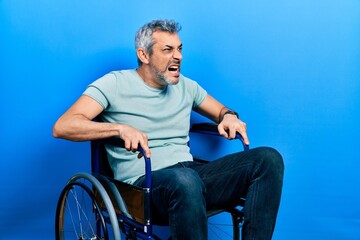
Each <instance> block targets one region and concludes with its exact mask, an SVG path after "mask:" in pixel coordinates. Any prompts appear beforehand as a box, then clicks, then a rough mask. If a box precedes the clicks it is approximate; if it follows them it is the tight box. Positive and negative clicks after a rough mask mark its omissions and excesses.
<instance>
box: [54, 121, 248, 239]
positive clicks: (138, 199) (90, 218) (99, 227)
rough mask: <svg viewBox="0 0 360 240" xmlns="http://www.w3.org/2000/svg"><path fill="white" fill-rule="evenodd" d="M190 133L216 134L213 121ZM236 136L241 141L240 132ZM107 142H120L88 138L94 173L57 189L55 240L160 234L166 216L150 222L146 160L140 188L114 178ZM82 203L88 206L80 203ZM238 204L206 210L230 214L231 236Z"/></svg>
mask: <svg viewBox="0 0 360 240" xmlns="http://www.w3.org/2000/svg"><path fill="white" fill-rule="evenodd" d="M191 132H196V133H201V134H211V135H218V133H217V125H215V124H209V123H206V124H193V126H192V128H191ZM237 138H238V139H240V140H242V138H241V136H240V135H239V134H238V135H237ZM107 144H108V145H115V146H118V147H124V142H123V141H122V140H121V139H120V138H108V139H100V140H94V141H91V171H92V174H88V173H79V174H76V175H75V176H74V177H72V178H71V179H70V180H69V182H68V183H67V185H66V186H65V188H64V189H63V191H62V193H61V194H60V198H59V202H58V206H57V211H56V223H55V224H56V225H55V230H56V239H66V238H69V239H70V238H73V237H70V236H74V235H75V236H76V238H77V239H94V240H95V239H121V235H122V236H125V238H126V239H160V238H159V237H157V236H156V235H155V234H154V233H153V225H167V220H164V221H161V222H153V218H152V212H151V161H150V159H147V158H146V157H144V159H145V165H146V171H145V172H146V186H145V187H144V188H141V187H137V186H133V185H131V184H127V183H124V182H121V181H118V180H115V179H114V175H113V172H112V170H111V167H110V165H109V162H108V160H107V153H106V149H105V145H107ZM243 146H244V149H245V150H247V149H248V146H246V145H245V144H244V143H243ZM139 150H140V152H141V151H143V150H142V149H139ZM142 153H143V156H145V154H144V152H142ZM194 160H197V161H205V160H201V159H194ZM244 201H245V199H240V200H239V203H238V206H240V207H242V206H244ZM85 204H87V205H86V206H83V205H85ZM73 205H74V206H73ZM238 206H235V207H233V208H228V209H212V210H209V211H207V216H208V218H209V217H212V216H214V215H217V214H219V213H222V212H228V213H230V214H231V219H232V225H233V226H232V228H233V239H240V227H241V223H242V222H243V211H242V208H241V209H239V208H238ZM74 215H77V217H74ZM120 232H121V233H120ZM111 236H112V237H111Z"/></svg>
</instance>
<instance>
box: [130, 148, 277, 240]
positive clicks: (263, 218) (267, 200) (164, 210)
mask: <svg viewBox="0 0 360 240" xmlns="http://www.w3.org/2000/svg"><path fill="white" fill-rule="evenodd" d="M283 174H284V164H283V160H282V157H281V155H280V154H279V153H278V152H277V151H276V150H274V149H272V148H268V147H260V148H254V149H251V150H249V151H245V152H239V153H234V154H230V155H227V156H225V157H222V158H220V159H217V160H215V161H211V162H209V163H205V164H204V163H199V162H181V163H178V164H175V165H174V166H171V167H168V168H165V169H161V170H158V171H154V172H153V175H152V178H153V179H152V181H153V190H152V204H153V217H154V222H158V223H168V224H169V226H170V230H171V234H172V239H174V240H175V239H195V240H201V239H207V217H206V210H209V209H213V208H220V207H232V206H235V205H236V203H237V201H238V200H239V199H240V198H246V201H245V206H244V225H243V229H242V239H244V240H248V239H255V240H262V239H265V240H266V239H271V236H272V234H273V231H274V227H275V222H276V216H277V212H278V208H279V204H280V198H281V190H282V184H283ZM144 181H145V180H144V177H141V178H139V179H138V180H137V181H136V182H135V184H136V185H138V186H142V185H143V184H144Z"/></svg>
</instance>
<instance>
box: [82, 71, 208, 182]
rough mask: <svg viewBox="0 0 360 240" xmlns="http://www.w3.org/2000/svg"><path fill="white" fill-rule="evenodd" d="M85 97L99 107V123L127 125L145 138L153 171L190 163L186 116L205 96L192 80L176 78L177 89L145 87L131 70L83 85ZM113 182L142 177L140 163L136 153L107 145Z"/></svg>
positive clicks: (142, 168)
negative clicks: (100, 112)
mask: <svg viewBox="0 0 360 240" xmlns="http://www.w3.org/2000/svg"><path fill="white" fill-rule="evenodd" d="M84 94H85V95H87V96H89V97H91V98H93V99H94V100H96V101H97V102H98V103H99V104H100V105H101V106H102V107H103V108H104V111H103V112H102V114H101V117H102V119H103V121H105V122H116V123H122V124H127V125H130V126H132V127H134V128H136V129H138V130H140V131H142V132H144V133H146V134H147V135H148V138H149V148H150V151H151V164H152V170H153V171H154V170H158V169H162V168H165V167H168V166H171V165H174V164H176V163H178V162H182V161H192V160H193V158H192V156H191V154H190V151H189V147H188V145H187V143H188V140H189V128H190V114H191V111H192V109H193V108H195V107H197V106H199V105H200V104H201V103H202V102H203V101H204V99H205V97H206V95H207V93H206V91H205V90H204V89H203V88H201V87H200V86H199V85H198V84H197V83H196V82H195V81H193V80H190V79H188V78H186V77H184V76H183V75H180V81H179V83H178V84H176V85H168V86H167V87H165V88H164V89H157V88H152V87H150V86H148V85H147V84H146V83H145V82H144V81H143V80H142V79H141V78H140V76H139V75H138V73H137V72H136V70H123V71H116V72H111V73H109V74H106V75H105V76H103V77H101V78H100V79H98V80H96V81H95V82H93V83H92V84H90V85H89V86H88V88H87V89H86V90H85V92H84ZM107 152H108V158H109V162H110V166H111V168H112V170H113V172H114V176H115V178H116V179H118V180H121V181H126V182H128V183H133V182H134V181H135V180H136V179H137V178H139V177H140V176H142V175H144V173H145V172H144V169H145V163H144V160H143V159H138V158H137V153H132V152H129V151H127V150H126V149H121V148H116V147H111V146H107Z"/></svg>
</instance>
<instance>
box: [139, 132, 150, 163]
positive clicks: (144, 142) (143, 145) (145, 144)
mask: <svg viewBox="0 0 360 240" xmlns="http://www.w3.org/2000/svg"><path fill="white" fill-rule="evenodd" d="M140 146H141V148H142V149H143V150H144V152H145V156H146V157H147V158H150V156H151V152H150V148H149V146H148V136H147V135H146V134H144V136H143V139H141V141H140Z"/></svg>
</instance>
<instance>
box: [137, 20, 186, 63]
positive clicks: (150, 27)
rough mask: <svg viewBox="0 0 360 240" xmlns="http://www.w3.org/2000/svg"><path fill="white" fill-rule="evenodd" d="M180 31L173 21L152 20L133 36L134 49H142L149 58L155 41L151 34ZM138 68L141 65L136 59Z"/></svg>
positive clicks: (178, 25)
mask: <svg viewBox="0 0 360 240" xmlns="http://www.w3.org/2000/svg"><path fill="white" fill-rule="evenodd" d="M180 30H181V26H180V24H179V23H177V22H175V21H174V20H153V21H151V22H149V23H147V24H145V25H144V26H142V27H141V28H140V29H139V30H138V31H137V32H136V35H135V49H139V48H143V49H145V51H146V52H148V53H149V55H150V56H151V55H152V53H153V49H152V47H153V45H154V44H155V40H154V38H153V37H152V34H153V33H154V32H156V31H164V32H169V33H178V32H179V31H180ZM138 64H139V66H140V65H141V64H142V62H141V61H140V59H139V58H138Z"/></svg>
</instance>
